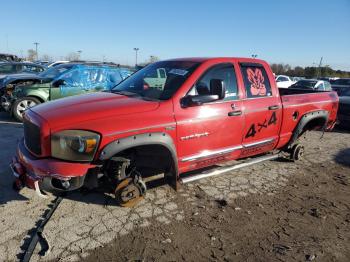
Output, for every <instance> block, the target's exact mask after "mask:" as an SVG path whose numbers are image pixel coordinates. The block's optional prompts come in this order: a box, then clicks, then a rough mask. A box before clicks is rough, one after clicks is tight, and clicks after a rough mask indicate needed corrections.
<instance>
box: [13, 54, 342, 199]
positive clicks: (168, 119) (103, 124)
mask: <svg viewBox="0 0 350 262" xmlns="http://www.w3.org/2000/svg"><path fill="white" fill-rule="evenodd" d="M337 109H338V96H337V94H336V93H335V92H314V91H311V90H298V89H282V90H278V88H277V87H276V83H275V80H274V76H273V73H272V71H271V69H270V67H269V65H268V64H267V63H266V62H265V61H262V60H259V59H248V58H187V59H174V60H167V61H161V62H156V63H154V64H151V65H149V66H147V67H145V68H143V69H141V70H140V71H138V72H136V73H135V74H133V75H132V76H130V77H129V78H127V79H126V80H124V81H123V82H121V83H120V84H118V85H117V86H116V87H115V88H114V89H113V90H112V91H111V92H101V93H95V94H88V95H81V96H75V97H70V98H64V99H59V100H57V101H53V102H50V103H45V104H42V105H39V106H35V107H33V108H30V109H29V110H27V111H26V113H25V115H24V139H23V140H22V141H20V143H19V144H18V149H17V154H16V156H15V157H14V158H13V160H12V164H11V167H12V170H13V173H14V175H15V176H16V177H17V180H16V184H15V185H17V187H21V186H24V185H27V186H29V187H31V188H33V189H36V191H37V192H38V193H39V194H42V193H43V191H44V192H45V191H51V192H62V191H71V190H75V189H78V188H80V187H82V186H83V185H84V186H87V187H89V188H93V187H96V186H98V185H99V184H100V182H101V181H107V182H108V183H107V184H108V185H110V186H111V190H112V189H113V191H114V193H115V195H116V199H117V200H118V202H119V203H121V204H122V205H127V204H129V203H133V202H135V201H136V200H137V199H139V198H140V196H142V195H143V194H144V193H145V191H146V184H147V181H149V180H151V179H152V177H154V176H155V175H158V177H159V174H164V177H163V179H164V181H167V182H169V183H171V184H172V185H175V187H176V188H177V186H178V185H179V183H180V182H181V181H182V182H189V181H193V180H195V179H198V178H202V177H207V176H211V175H217V174H221V173H224V172H226V171H228V170H231V169H234V168H235V166H233V167H231V169H230V167H227V166H226V167H225V168H224V169H221V170H216V171H215V172H212V173H210V172H209V173H208V172H204V173H201V172H200V171H198V172H197V174H196V172H189V171H194V170H203V168H204V167H209V166H214V165H217V164H219V163H222V162H226V161H230V160H239V159H245V161H244V160H243V162H242V164H241V166H242V165H245V164H247V163H248V164H249V163H256V162H259V161H262V160H266V159H272V158H274V157H275V156H276V154H273V153H274V152H277V151H278V152H282V151H283V152H287V153H288V154H289V155H290V158H291V159H293V160H297V159H299V158H300V157H301V156H302V153H303V146H302V144H300V143H299V140H298V138H299V137H300V136H301V135H302V134H303V133H304V132H305V131H307V130H311V129H323V130H331V129H332V128H333V126H334V124H335V122H336V115H337ZM256 156H259V157H260V158H259V157H258V158H256ZM189 174H192V175H189Z"/></svg>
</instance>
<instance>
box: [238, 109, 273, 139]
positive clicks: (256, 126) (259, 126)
mask: <svg viewBox="0 0 350 262" xmlns="http://www.w3.org/2000/svg"><path fill="white" fill-rule="evenodd" d="M272 124H273V125H276V124H277V116H276V112H273V113H272V115H271V117H270V119H269V121H267V119H265V120H264V122H263V123H256V124H255V123H254V124H252V125H251V126H250V128H249V130H248V132H247V134H246V136H245V138H248V137H254V136H255V134H256V133H259V132H260V131H261V130H263V129H264V128H268V127H269V126H270V125H272Z"/></svg>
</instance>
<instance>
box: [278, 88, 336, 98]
mask: <svg viewBox="0 0 350 262" xmlns="http://www.w3.org/2000/svg"><path fill="white" fill-rule="evenodd" d="M278 91H279V93H280V95H281V96H288V95H300V94H310V93H329V92H331V91H319V90H313V89H302V88H278Z"/></svg>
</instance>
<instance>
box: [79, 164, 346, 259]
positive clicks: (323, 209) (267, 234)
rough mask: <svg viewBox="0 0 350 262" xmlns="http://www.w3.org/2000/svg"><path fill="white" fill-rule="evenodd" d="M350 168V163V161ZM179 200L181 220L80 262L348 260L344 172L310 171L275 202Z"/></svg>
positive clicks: (265, 198)
mask: <svg viewBox="0 0 350 262" xmlns="http://www.w3.org/2000/svg"><path fill="white" fill-rule="evenodd" d="M349 163H350V162H349ZM195 190H196V196H197V201H196V206H193V205H191V204H190V203H188V202H187V200H186V198H179V199H178V202H177V203H178V205H181V206H183V207H184V210H185V219H184V221H181V222H173V223H171V224H169V225H168V226H166V227H164V225H162V224H158V225H156V224H155V225H153V226H152V227H150V228H147V229H138V230H135V231H133V232H132V233H131V234H129V235H127V236H125V237H122V238H119V239H116V240H114V241H113V242H112V243H110V244H108V245H107V246H105V247H103V248H100V249H97V250H95V251H94V252H93V253H92V254H91V255H90V256H89V257H88V258H86V259H85V261H91V262H92V261H312V260H315V261H349V259H350V179H349V168H348V167H343V166H339V165H336V164H327V165H323V164H321V165H320V164H313V165H311V166H309V167H308V168H305V169H304V170H302V171H300V172H298V173H296V174H295V176H293V177H292V178H291V179H290V181H289V182H288V184H287V185H286V186H285V187H283V189H281V190H278V192H277V193H276V194H274V195H273V196H269V195H260V194H255V195H251V196H249V197H242V198H238V199H236V200H234V201H231V202H227V201H226V200H216V199H213V198H212V197H210V196H208V195H207V194H205V192H204V191H203V190H202V189H201V187H200V185H198V186H197V187H196V188H195Z"/></svg>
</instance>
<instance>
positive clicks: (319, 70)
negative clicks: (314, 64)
mask: <svg viewBox="0 0 350 262" xmlns="http://www.w3.org/2000/svg"><path fill="white" fill-rule="evenodd" d="M322 61H323V56H321V59H320V63H319V64H318V69H317V77H319V74H320V72H321V66H322Z"/></svg>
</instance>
